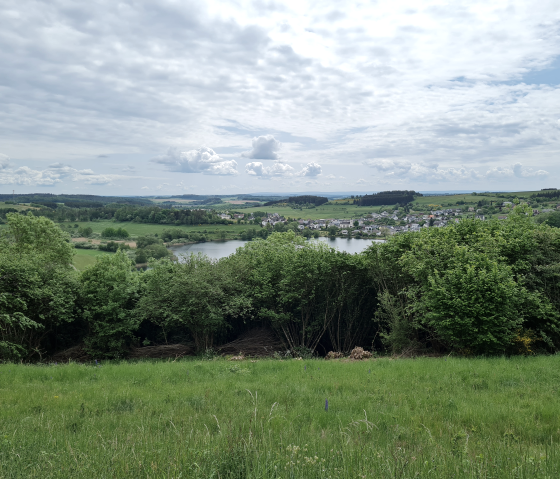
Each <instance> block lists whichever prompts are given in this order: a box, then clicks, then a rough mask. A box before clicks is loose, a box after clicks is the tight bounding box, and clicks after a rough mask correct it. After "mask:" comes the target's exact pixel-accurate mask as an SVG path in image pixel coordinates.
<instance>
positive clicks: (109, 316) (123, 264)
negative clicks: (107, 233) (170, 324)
mask: <svg viewBox="0 0 560 479" xmlns="http://www.w3.org/2000/svg"><path fill="white" fill-rule="evenodd" d="M80 279H81V284H82V303H83V309H84V318H85V320H86V321H87V323H88V328H89V332H88V334H87V336H86V338H85V344H86V349H87V351H88V352H89V354H90V355H92V356H95V357H104V358H122V357H125V356H126V355H127V352H128V349H129V346H130V344H131V343H132V341H133V340H134V339H135V337H134V333H135V332H136V330H137V329H138V325H139V324H140V320H139V319H138V317H137V315H136V314H135V312H134V308H135V306H136V303H137V302H138V299H139V293H140V278H139V274H138V273H137V272H135V271H132V262H131V261H130V259H129V258H128V257H127V256H126V254H125V252H124V251H117V253H115V254H114V255H106V256H100V257H98V258H97V261H96V263H95V265H93V266H91V267H89V268H87V269H86V270H85V271H84V272H83V273H82V275H81V278H80Z"/></svg>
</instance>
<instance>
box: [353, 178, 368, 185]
mask: <svg viewBox="0 0 560 479" xmlns="http://www.w3.org/2000/svg"><path fill="white" fill-rule="evenodd" d="M356 184H357V185H366V184H367V181H366V180H364V179H363V178H360V179H359V180H358V181H356Z"/></svg>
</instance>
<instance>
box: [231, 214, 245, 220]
mask: <svg viewBox="0 0 560 479" xmlns="http://www.w3.org/2000/svg"><path fill="white" fill-rule="evenodd" d="M233 217H234V218H235V219H236V220H242V219H243V218H245V215H244V214H238V215H233Z"/></svg>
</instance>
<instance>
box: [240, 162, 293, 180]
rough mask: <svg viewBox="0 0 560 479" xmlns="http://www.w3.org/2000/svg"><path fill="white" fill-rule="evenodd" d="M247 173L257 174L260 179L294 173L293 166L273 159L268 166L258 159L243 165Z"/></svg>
mask: <svg viewBox="0 0 560 479" xmlns="http://www.w3.org/2000/svg"><path fill="white" fill-rule="evenodd" d="M245 171H246V172H247V174H248V175H251V176H257V177H259V178H262V179H268V178H282V177H289V176H293V175H294V172H295V170H294V168H293V167H291V166H290V165H288V164H287V163H284V162H282V161H280V160H277V161H275V162H274V163H272V165H270V166H264V165H263V164H262V163H261V162H260V161H254V162H252V163H247V164H246V165H245Z"/></svg>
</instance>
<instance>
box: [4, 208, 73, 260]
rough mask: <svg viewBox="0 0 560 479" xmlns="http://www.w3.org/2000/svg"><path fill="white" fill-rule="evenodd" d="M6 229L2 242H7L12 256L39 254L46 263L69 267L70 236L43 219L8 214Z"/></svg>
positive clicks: (46, 219)
mask: <svg viewBox="0 0 560 479" xmlns="http://www.w3.org/2000/svg"><path fill="white" fill-rule="evenodd" d="M7 220H8V229H7V231H5V232H4V241H6V242H8V243H9V245H10V249H11V251H12V252H13V253H14V254H17V255H24V254H30V253H34V254H39V255H41V256H42V258H43V261H45V262H48V263H56V264H65V265H70V264H71V263H72V255H73V251H72V250H73V246H72V244H71V243H70V236H69V235H68V233H65V232H63V231H62V230H60V229H59V228H57V227H56V226H55V224H54V223H53V222H52V221H51V220H49V219H48V218H44V217H35V216H33V215H32V214H31V213H27V215H20V214H17V213H8V215H7Z"/></svg>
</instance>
